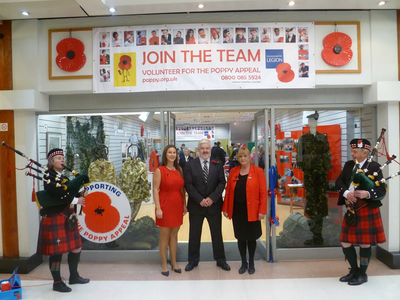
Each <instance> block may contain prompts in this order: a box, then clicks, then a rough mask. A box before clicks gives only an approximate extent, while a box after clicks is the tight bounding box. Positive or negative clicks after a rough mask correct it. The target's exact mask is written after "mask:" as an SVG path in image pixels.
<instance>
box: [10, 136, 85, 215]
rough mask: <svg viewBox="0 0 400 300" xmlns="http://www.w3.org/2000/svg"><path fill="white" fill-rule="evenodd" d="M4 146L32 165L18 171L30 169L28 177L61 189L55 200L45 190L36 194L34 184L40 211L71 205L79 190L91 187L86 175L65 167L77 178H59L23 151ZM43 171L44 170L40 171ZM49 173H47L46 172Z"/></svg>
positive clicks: (27, 173) (33, 192)
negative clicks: (34, 172)
mask: <svg viewBox="0 0 400 300" xmlns="http://www.w3.org/2000/svg"><path fill="white" fill-rule="evenodd" d="M2 145H3V146H6V147H7V148H8V149H11V150H13V151H14V152H15V153H17V154H18V155H20V156H22V157H24V158H26V159H27V160H28V161H29V162H30V163H29V164H28V165H26V166H25V168H23V169H18V170H24V169H28V171H26V172H25V175H26V176H30V177H33V178H34V179H38V180H40V181H43V182H45V183H46V184H48V185H50V186H53V187H55V188H59V189H60V192H59V193H57V194H59V195H60V197H59V199H57V198H55V197H54V196H52V195H51V194H50V193H49V192H48V191H46V190H43V191H39V192H37V193H35V183H33V191H32V199H33V201H36V204H37V205H38V208H39V210H40V209H41V208H42V207H43V208H49V207H54V206H58V205H62V204H66V203H71V202H72V200H73V199H74V197H75V196H76V195H77V194H78V193H79V190H80V189H81V188H82V186H83V187H84V189H85V188H86V187H87V186H88V185H89V177H88V175H86V174H79V173H78V172H77V171H75V170H71V169H70V168H68V167H66V166H65V165H63V168H64V169H66V170H68V171H69V172H71V173H72V174H73V175H74V176H75V178H74V179H72V180H68V178H63V177H61V176H59V175H58V174H57V173H56V172H55V171H54V172H52V171H51V170H48V168H47V167H46V166H44V165H42V164H41V163H39V162H37V161H35V160H33V159H31V158H30V157H28V156H26V155H25V154H24V153H22V152H21V151H19V150H17V149H14V148H12V147H10V146H9V145H7V143H6V142H3V143H2ZM33 165H36V166H37V167H39V169H38V168H35V167H33ZM40 168H41V169H43V171H42V170H40ZM32 171H36V172H37V173H39V174H41V175H42V177H41V176H39V175H36V174H33V173H32ZM46 171H47V172H46ZM50 172H52V173H55V175H52V174H50ZM81 213H82V207H81V210H80V213H79V214H81Z"/></svg>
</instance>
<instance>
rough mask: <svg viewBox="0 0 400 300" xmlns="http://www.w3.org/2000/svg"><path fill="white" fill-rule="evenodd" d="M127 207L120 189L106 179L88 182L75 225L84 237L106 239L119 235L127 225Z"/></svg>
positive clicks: (109, 239) (112, 238) (104, 241)
mask: <svg viewBox="0 0 400 300" xmlns="http://www.w3.org/2000/svg"><path fill="white" fill-rule="evenodd" d="M130 219H131V207H130V205H129V200H128V198H127V197H126V195H125V194H124V192H123V191H122V190H120V189H119V188H118V187H116V186H115V185H112V184H110V183H108V182H92V183H91V184H90V186H89V188H88V195H87V196H86V201H85V206H84V207H83V209H82V215H79V216H78V221H79V225H78V229H79V232H80V234H81V236H83V237H84V238H85V239H87V240H89V241H91V242H95V243H109V242H112V241H115V240H117V239H118V238H120V237H121V236H122V235H123V234H124V233H125V231H126V229H127V228H128V226H129V222H130Z"/></svg>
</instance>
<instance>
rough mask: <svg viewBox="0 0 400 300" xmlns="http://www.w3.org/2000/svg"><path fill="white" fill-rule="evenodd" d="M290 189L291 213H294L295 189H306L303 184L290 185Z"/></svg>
mask: <svg viewBox="0 0 400 300" xmlns="http://www.w3.org/2000/svg"><path fill="white" fill-rule="evenodd" d="M287 186H288V188H289V197H290V213H292V212H293V208H294V207H293V192H294V189H295V188H298V189H301V188H303V187H304V185H303V184H288V185H287ZM296 208H300V209H303V207H296Z"/></svg>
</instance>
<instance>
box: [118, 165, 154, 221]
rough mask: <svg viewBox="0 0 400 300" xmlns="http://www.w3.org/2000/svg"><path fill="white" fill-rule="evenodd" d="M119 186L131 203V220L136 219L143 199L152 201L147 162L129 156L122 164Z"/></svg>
mask: <svg viewBox="0 0 400 300" xmlns="http://www.w3.org/2000/svg"><path fill="white" fill-rule="evenodd" d="M119 186H120V188H121V190H122V191H123V192H124V193H125V195H126V197H127V198H128V200H129V203H130V204H131V220H132V221H134V220H135V219H136V216H137V214H138V212H139V210H140V207H141V206H142V201H145V202H149V201H150V186H149V181H148V179H147V169H146V164H145V163H143V162H141V161H140V158H136V159H131V158H127V159H126V161H125V162H124V163H123V164H122V169H121V173H120V175H119Z"/></svg>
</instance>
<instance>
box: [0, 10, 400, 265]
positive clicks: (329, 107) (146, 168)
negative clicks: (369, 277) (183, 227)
mask: <svg viewBox="0 0 400 300" xmlns="http://www.w3.org/2000/svg"><path fill="white" fill-rule="evenodd" d="M235 16H237V14H235V13H226V14H224V13H220V14H214V15H207V14H204V15H202V16H201V15H196V16H192V17H191V18H193V19H191V20H190V22H189V21H188V23H193V24H201V22H202V20H201V18H202V17H204V18H206V19H204V20H207V22H208V23H209V24H215V26H216V25H217V24H216V23H213V22H218V23H222V22H226V24H228V23H229V22H231V20H234V19H235ZM240 16H241V17H242V18H243V20H244V22H248V23H249V24H250V22H253V24H256V23H254V22H257V24H261V23H262V22H263V21H264V20H265V19H268V20H273V21H274V22H281V23H282V24H286V23H287V24H289V23H293V24H300V22H302V21H303V20H305V19H306V20H311V21H312V24H311V22H310V23H308V24H309V25H308V28H309V29H311V27H312V26H315V27H317V25H314V23H313V22H317V21H332V22H335V21H338V22H339V21H342V22H346V21H349V22H350V21H351V22H359V24H360V28H361V31H360V40H361V42H360V43H359V44H358V47H359V49H360V52H359V55H360V56H361V57H362V59H360V61H359V65H358V67H357V68H358V69H359V70H360V72H344V73H329V72H321V73H318V72H315V70H319V69H320V61H319V60H318V59H316V58H315V59H314V60H313V61H314V62H313V63H310V65H309V67H313V68H314V70H313V76H314V78H311V79H312V81H310V82H311V83H310V86H308V85H309V83H307V84H306V85H305V86H301V84H302V81H300V82H299V83H298V84H299V85H298V86H295V85H294V86H291V88H290V89H287V88H285V85H283V84H282V86H278V87H276V88H273V87H272V86H269V87H268V89H265V87H254V86H249V87H247V88H246V87H244V88H243V89H233V88H231V87H230V86H228V85H227V86H221V87H219V86H218V84H217V86H212V84H214V83H212V82H211V83H210V84H211V86H212V88H209V89H204V90H203V87H202V85H201V84H200V85H198V87H197V88H191V89H185V88H179V87H177V86H174V87H173V88H172V89H171V90H165V89H164V87H163V86H161V85H160V86H159V87H157V88H156V89H154V90H146V89H142V90H137V91H135V92H129V90H124V91H123V92H122V93H120V92H119V91H118V90H114V91H110V90H108V87H107V86H104V85H103V90H100V91H97V90H96V91H95V90H94V89H95V87H96V83H95V85H92V84H93V80H96V79H98V80H99V81H100V79H101V78H100V77H98V76H97V75H98V74H94V73H93V72H95V71H96V72H97V71H98V72H100V73H101V72H102V69H101V68H100V66H98V68H97V67H96V66H95V67H94V68H93V70H91V71H90V72H91V73H92V75H93V78H94V79H72V80H49V79H48V68H47V66H48V61H49V57H48V55H47V42H48V31H49V30H51V29H54V30H56V29H63V28H64V29H65V28H69V27H71V26H73V27H77V26H79V27H81V28H84V27H92V28H100V27H101V28H107V30H104V31H105V32H107V33H112V32H113V30H112V29H111V28H113V27H115V26H119V27H115V28H117V29H118V30H117V29H116V30H115V31H119V30H120V31H121V32H123V31H126V30H127V29H126V27H127V24H131V26H133V25H134V26H136V27H140V26H142V27H143V28H145V29H146V32H149V33H150V32H151V30H150V29H151V28H150V27H152V26H153V24H175V23H176V18H177V16H173V15H161V16H157V17H155V16H150V17H149V16H147V17H146V16H137V17H136V18H135V19H133V18H131V17H119V18H117V19H118V22H117V23H118V24H116V23H115V20H111V19H109V18H91V19H82V20H80V22H79V24H74V21H73V20H68V19H67V20H40V21H38V20H30V21H15V25H18V26H14V29H13V45H15V47H14V50H13V57H14V59H15V65H14V73H15V75H14V76H15V80H14V89H15V90H14V91H8V92H0V100H1V107H2V109H11V110H15V120H16V122H15V123H16V124H15V136H16V141H15V148H17V149H20V150H21V151H22V152H24V153H29V156H31V157H37V158H38V159H39V161H40V162H41V163H44V162H45V155H46V152H47V150H48V147H49V145H50V143H53V144H54V145H58V146H61V147H62V148H64V149H65V150H66V157H67V163H68V164H70V162H71V165H72V162H73V166H74V168H77V169H79V171H81V172H82V171H83V172H84V171H85V170H87V171H88V172H89V170H90V169H91V165H92V164H93V163H95V162H96V161H97V162H100V164H101V163H102V161H103V160H106V161H108V162H110V163H112V167H113V172H112V173H113V174H115V176H116V177H115V178H113V179H109V178H104V180H103V181H106V182H110V181H109V180H111V181H112V180H116V179H117V178H119V181H121V178H126V177H127V174H128V173H129V172H133V173H134V174H138V173H137V172H143V174H144V175H143V176H141V178H142V179H143V182H140V183H138V185H140V186H144V185H146V184H147V185H148V188H146V189H144V190H143V189H140V190H137V191H136V190H135V192H133V193H130V191H132V189H134V188H133V187H132V186H131V185H130V181H129V180H128V181H127V182H126V183H125V184H122V185H121V182H119V183H117V181H115V182H110V183H111V184H113V185H116V186H117V185H118V184H119V188H121V189H122V190H124V189H125V191H126V192H125V191H124V192H125V194H127V198H128V202H129V207H130V211H131V213H130V215H129V218H130V220H131V221H132V220H135V223H134V224H131V226H130V227H128V228H126V231H125V230H124V234H123V235H122V236H121V237H120V238H118V239H115V241H113V240H103V241H102V242H101V243H99V242H98V241H95V240H91V239H90V238H89V233H88V234H87V235H86V236H84V246H83V249H84V250H85V251H84V252H83V254H82V260H87V261H127V260H129V261H138V260H146V261H158V260H159V254H158V250H157V243H158V231H157V228H156V227H155V225H154V224H153V222H154V221H153V219H154V205H153V204H152V197H151V182H152V170H153V169H152V163H153V162H154V161H153V160H152V153H155V151H157V153H159V152H161V151H162V149H163V148H164V146H165V145H166V144H170V143H171V144H175V145H176V146H177V147H179V146H180V144H181V143H182V141H183V140H182V139H180V138H179V136H176V126H178V123H176V120H175V115H179V113H182V112H196V111H219V112H222V113H223V112H224V111H226V112H229V111H234V110H242V111H251V112H256V111H258V113H255V114H254V122H253V125H252V127H253V134H252V136H249V140H248V142H254V143H255V148H257V147H258V146H259V145H262V146H263V147H264V149H265V154H264V155H266V153H269V155H268V156H269V157H270V159H265V168H266V169H268V168H269V167H270V165H276V166H277V170H278V174H280V176H281V178H280V179H278V181H279V180H280V181H279V184H278V185H279V188H280V189H279V190H278V191H277V192H278V193H277V200H276V210H277V215H278V216H279V220H280V221H279V223H280V224H279V226H272V227H271V225H270V223H269V220H268V222H264V223H263V235H262V238H261V240H260V242H259V249H260V251H261V252H262V253H263V255H264V258H265V259H267V260H270V259H273V260H283V259H285V260H287V259H322V258H325V259H329V258H339V257H342V250H341V248H340V243H339V237H340V224H341V221H342V217H343V210H342V208H341V207H339V206H337V205H336V201H337V193H336V191H335V188H334V182H335V180H336V178H337V176H338V174H339V173H340V170H341V168H342V167H343V165H344V163H345V162H346V161H347V160H349V159H350V150H349V147H348V144H349V141H350V140H351V139H353V138H367V139H369V140H370V141H371V143H374V142H375V141H376V138H377V136H378V133H379V132H380V128H382V127H386V128H387V129H388V131H387V134H386V144H387V146H388V149H389V151H390V154H393V153H399V143H398V137H399V107H398V103H399V100H400V98H398V95H399V94H400V93H397V92H396V91H398V90H399V86H398V82H397V71H396V70H397V68H394V67H393V65H394V64H393V63H392V62H389V61H388V60H387V59H386V58H384V57H382V55H381V50H382V49H381V47H382V46H377V45H382V44H383V45H385V47H384V49H385V57H388V58H390V59H393V60H396V58H397V52H396V51H395V50H392V49H397V44H396V42H395V41H391V39H388V38H387V37H388V36H389V34H382V31H380V29H381V28H385V30H384V31H383V32H386V33H387V32H388V29H392V31H393V32H395V31H396V30H397V27H396V26H397V25H396V14H395V12H393V11H385V12H381V11H380V12H377V11H371V12H366V11H365V12H341V13H336V12H331V13H330V14H329V15H326V14H325V13H323V12H293V13H292V12H290V13H289V12H281V13H271V12H269V13H262V12H257V13H247V12H246V13H241V14H240ZM285 22H286V23H285ZM229 24H231V23H229ZM177 26H178V25H177ZM177 26H175V27H173V26H172V27H173V28H172V30H175V29H179V28H178V27H179V26H178V27H177ZM271 26H272V25H271ZM285 26H286V25H282V28H284V27H285ZM287 26H289V25H287ZM287 26H286V27H287ZM136 27H135V29H134V30H135V31H137V30H136V29H137V28H136ZM183 27H184V26H182V28H183ZM209 27H210V28H211V25H210V26H209ZM220 27H221V30H222V28H223V25H221V26H220ZM237 27H239V25H237ZM250 27H251V26H250V25H249V26H246V28H250ZM297 27H298V28H300V27H301V26H300V25H296V28H297ZM259 28H261V26H259ZM313 28H314V27H313ZM183 29H185V28H183ZM100 31H101V30H100V29H99V33H100ZM132 31H133V30H132ZM210 32H211V31H210ZM319 43H321V40H315V49H314V48H313V47H314V46H313V45H312V46H310V48H309V51H310V53H311V54H312V55H314V56H319V52H318V51H320V50H318V51H317V49H319V47H320V46H319ZM22 45H25V46H23V47H22ZM27 45H31V46H32V47H27ZM34 45H35V47H33V46H34ZM19 46H20V47H19ZM100 48H101V46H100ZM100 50H101V49H93V53H95V54H96V57H95V56H94V55H93V56H91V58H92V60H93V64H96V60H97V59H98V55H97V53H98V51H100ZM107 50H108V49H107ZM110 51H113V50H111V47H110ZM296 51H297V50H296ZM120 52H121V51H116V50H115V53H114V52H110V53H109V55H111V54H113V55H117V56H118V55H120V54H121V53H120ZM43 53H44V54H43ZM221 53H222V52H221ZM255 53H256V52H254V53H253V52H252V54H251V55H252V57H256V54H255ZM296 53H297V52H296ZM106 54H107V53H106ZM27 55H28V57H31V59H30V60H29V61H30V63H31V64H32V67H33V68H34V69H35V70H36V72H34V73H37V74H38V75H39V76H38V77H36V76H33V74H30V75H29V76H28V75H27V74H26V73H27V72H26V69H27V66H26V65H25V64H22V63H21V62H20V61H19V60H18V59H17V58H18V57H19V56H21V57H26V56H27ZM171 55H172V54H171ZM221 55H222V54H221ZM120 56H121V55H120ZM114 57H116V56H114ZM154 57H155V56H147V57H146V61H149V59H150V61H152V60H153V59H154ZM34 58H37V59H34ZM120 58H121V57H119V59H120ZM164 58H167V56H165V57H164ZM203 58H204V57H203ZM167 59H171V60H172V56H168V58H167ZM297 63H298V61H297V60H296V62H295V64H296V66H297ZM300 63H301V62H300ZM223 65H228V62H222V65H221V66H218V67H223ZM299 66H300V65H299ZM107 69H110V72H112V71H114V72H116V73H118V70H117V69H115V70H111V67H109V66H108V67H107ZM296 69H297V67H296ZM300 69H301V68H300ZM300 69H299V70H300ZM382 69H385V70H386V71H385V72H383V71H381V70H382ZM303 71H304V70H303ZM122 72H125V73H126V70H125V69H122ZM100 73H99V74H100ZM116 73H115V74H116ZM105 74H107V70H105ZM285 74H286V72H285ZM282 76H283V75H282ZM139 78H141V77H140V76H139V75H138V76H137V79H138V80H139ZM296 78H297V79H302V78H299V77H298V74H297V75H296ZM103 79H104V77H103ZM125 79H126V78H125ZM281 79H282V80H283V81H284V80H286V77H285V78H281ZM121 80H122V79H121ZM141 80H142V81H143V80H145V79H144V78H141ZM208 80H210V79H208ZM213 80H214V79H212V78H211V81H213ZM283 81H281V82H283ZM200 83H203V82H200ZM119 84H121V87H123V85H124V84H123V83H122V82H121V83H119ZM190 84H192V83H191V82H186V83H185V85H190ZM196 84H197V83H196ZM204 84H207V83H204ZM250 84H254V83H250ZM296 84H297V83H296ZM313 87H314V88H313ZM123 88H124V87H123ZM162 89H164V90H162ZM316 112H317V113H318V120H317V125H316V126H317V127H316V131H317V132H319V133H321V134H325V136H326V139H327V149H326V153H328V152H329V153H330V155H332V157H331V163H330V165H329V166H328V165H326V166H322V165H321V166H320V167H321V172H322V173H324V174H325V173H326V174H325V175H324V176H323V178H322V179H321V182H320V183H318V185H324V187H325V188H324V189H321V191H320V193H322V194H324V195H325V197H326V199H327V201H326V202H325V205H324V207H322V208H318V209H314V210H311V211H310V210H309V211H308V213H309V215H310V214H311V215H315V216H316V217H315V218H306V219H307V220H305V219H304V214H303V212H304V209H305V203H306V191H307V188H308V187H305V188H302V187H299V186H295V185H296V184H297V183H299V182H304V177H303V176H306V172H307V170H305V169H304V167H303V166H301V164H299V161H301V158H299V156H300V155H299V153H298V149H299V141H301V140H302V136H303V135H305V134H307V132H308V131H309V130H310V128H309V127H307V124H308V123H307V122H308V121H307V116H309V115H312V114H315V113H316ZM143 115H146V117H147V119H146V118H145V119H143V118H140V117H141V116H143ZM179 125H202V124H179ZM220 134H221V135H220V136H216V140H217V139H218V140H219V139H226V140H229V139H230V137H229V134H228V135H227V136H225V135H223V134H222V133H220ZM99 137H100V138H99ZM96 138H98V139H96ZM189 142H190V143H191V142H193V140H189ZM233 142H234V141H233ZM300 146H301V145H300ZM267 151H268V152H267ZM142 156H143V157H142ZM137 158H143V159H140V160H141V162H140V163H141V167H138V168H137V169H136V167H135V168H134V167H132V168H131V169H129V168H128V164H129V162H130V161H134V160H136V159H137ZM153 158H154V155H153ZM381 160H382V162H381ZM383 160H384V159H383V158H380V159H379V162H381V163H383V162H384V161H383ZM24 163H25V162H23V160H22V159H21V158H18V157H17V159H16V164H17V166H18V165H21V164H24ZM124 166H125V167H124ZM94 167H95V166H92V168H94ZM397 171H398V165H394V164H393V165H390V166H389V167H388V168H387V170H385V171H384V172H385V174H386V175H387V174H393V173H395V172H397ZM124 172H128V173H126V174H124ZM303 174H304V175H303ZM267 178H268V176H267ZM16 180H17V191H18V193H17V203H18V229H19V237H18V238H19V241H18V243H19V251H20V256H21V257H31V256H32V255H34V253H35V249H36V241H37V232H38V220H39V216H38V213H37V208H36V205H35V204H34V203H31V202H30V198H31V191H32V190H31V188H32V181H31V179H28V178H26V177H25V176H24V175H23V174H22V173H18V172H17V174H16ZM267 180H268V179H267ZM149 183H150V185H149ZM289 185H293V186H289ZM389 186H390V189H389V190H388V192H387V196H386V198H385V201H386V202H385V204H384V206H383V207H382V209H381V212H382V216H383V219H384V226H385V230H387V242H386V243H385V244H383V245H381V247H382V249H383V250H384V252H385V253H386V254H387V255H389V256H390V253H393V252H396V251H398V250H399V244H400V240H399V234H398V233H399V230H400V229H399V228H400V226H399V221H398V216H399V213H400V208H399V205H398V192H399V183H398V180H397V179H396V180H392V181H391V182H390V183H389ZM146 187H147V186H146ZM38 188H39V187H38ZM138 193H140V195H139V196H138ZM308 193H309V194H310V193H312V191H309V192H308ZM27 199H29V200H27ZM295 212H301V216H302V217H301V216H298V217H296V218H295V215H296V214H294V213H295ZM300 217H301V218H300ZM311 223H312V224H311ZM285 224H286V225H285ZM306 224H307V225H306ZM224 226H225V225H224ZM226 226H231V224H230V223H227V225H226ZM310 228H312V229H310ZM224 230H225V229H224ZM184 234H185V231H183V232H182V236H180V242H184V240H185V235H184ZM186 234H187V233H186ZM270 236H271V238H267V237H270ZM93 239H94V237H93ZM186 239H187V236H186ZM269 249H272V250H271V251H270V250H269ZM228 260H229V257H228Z"/></svg>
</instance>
